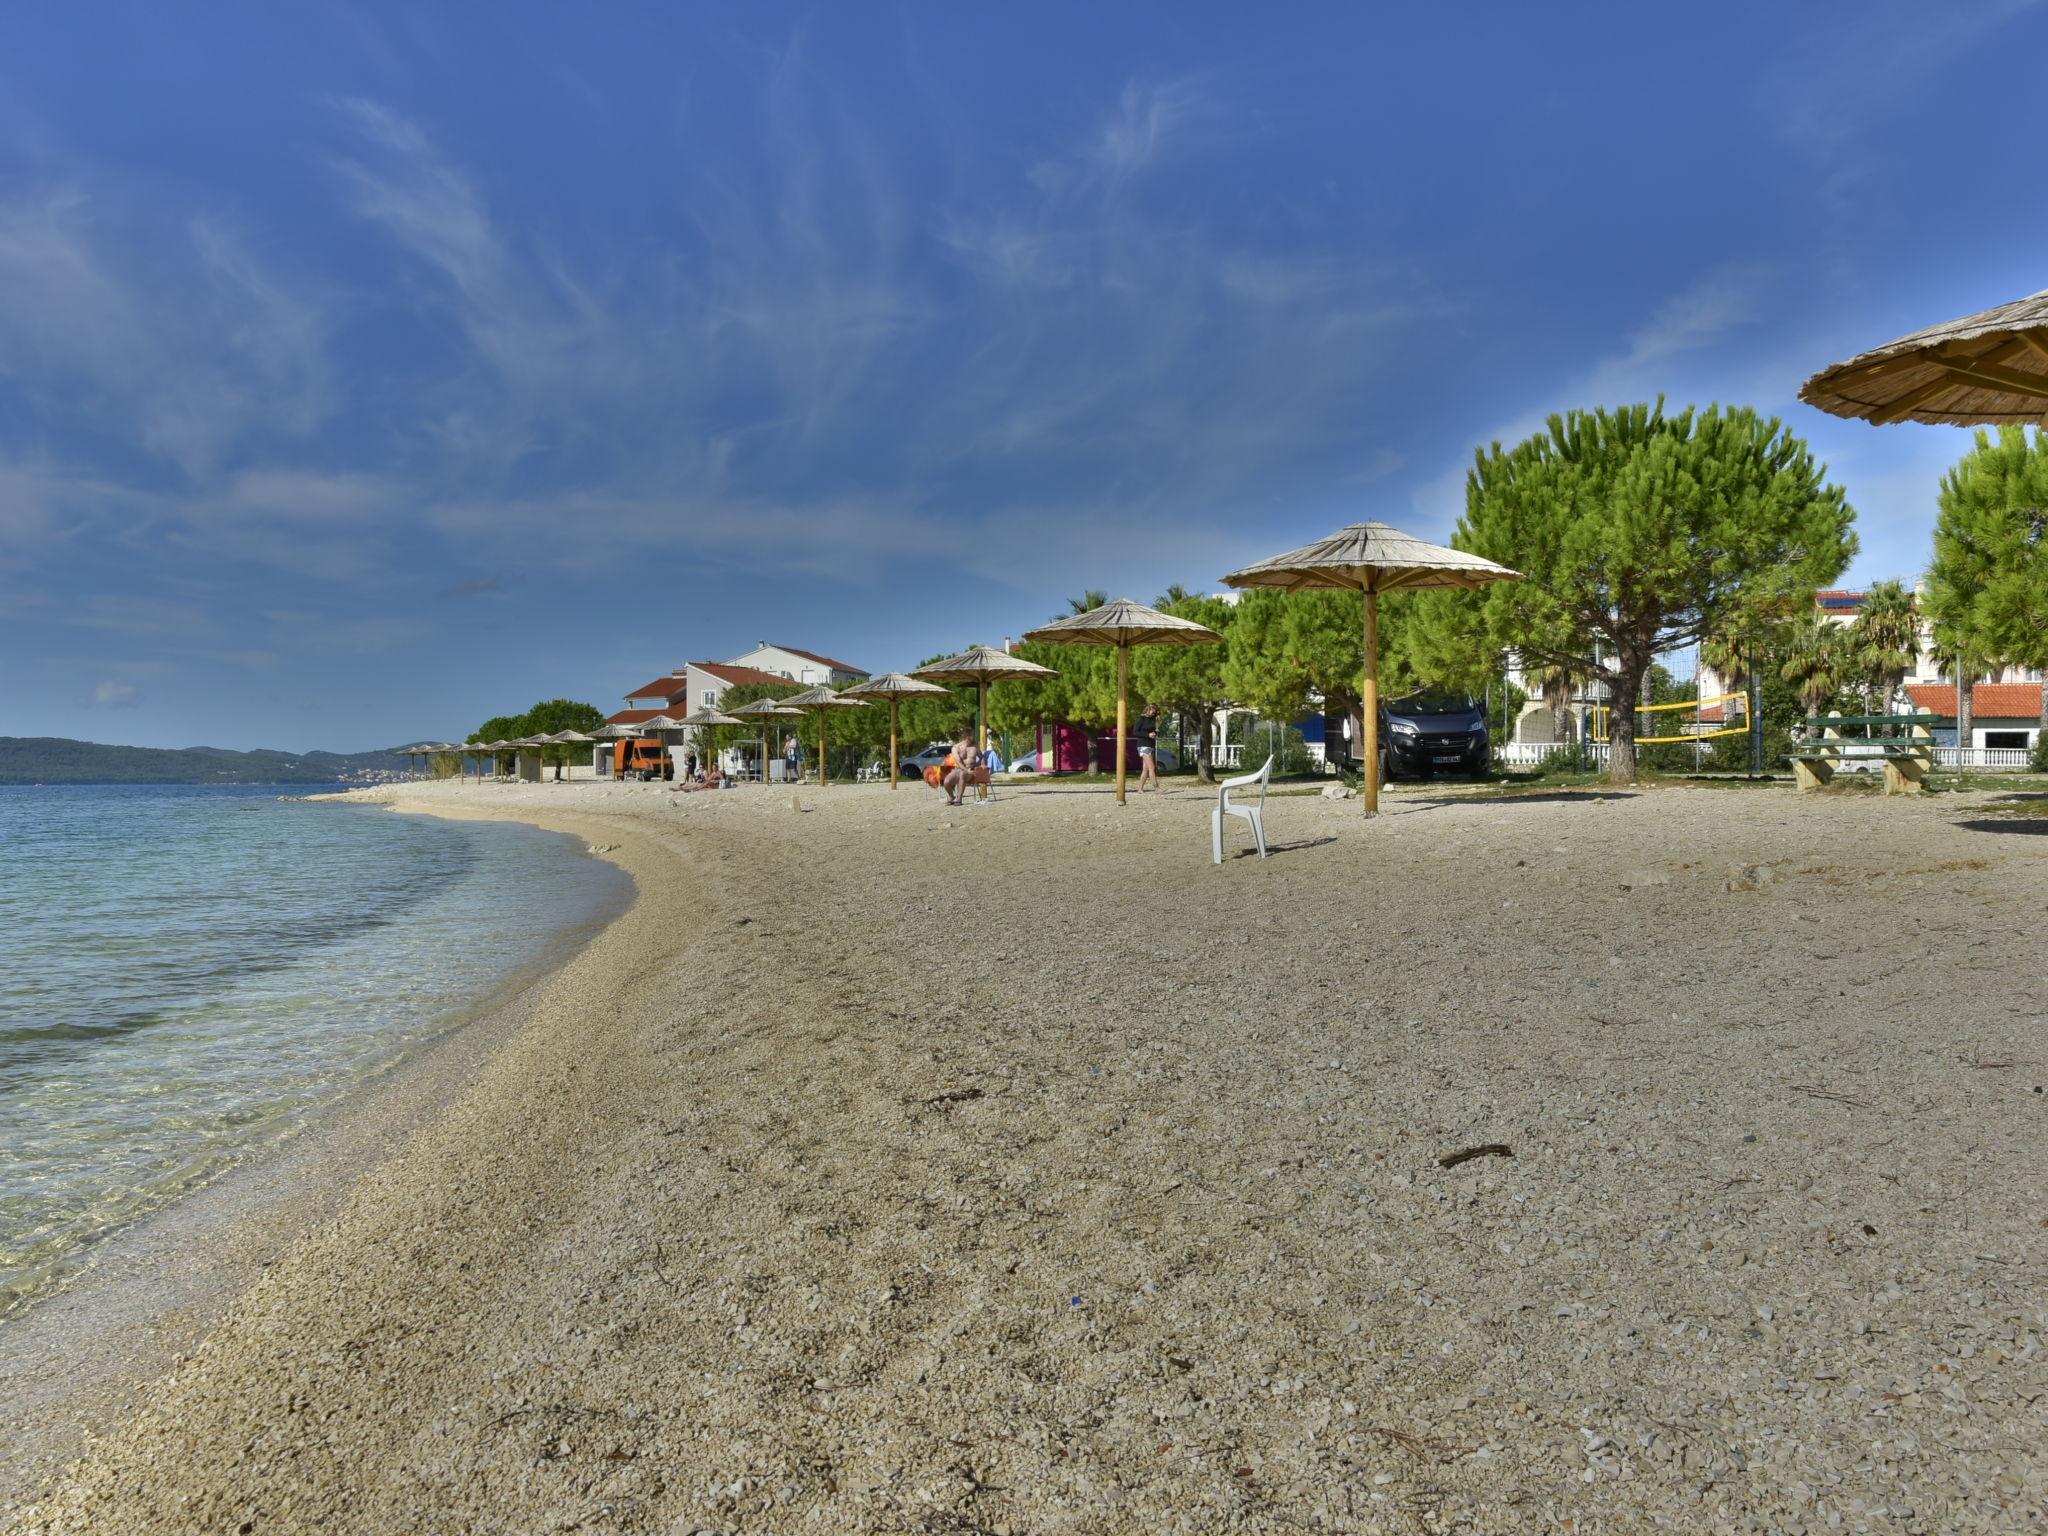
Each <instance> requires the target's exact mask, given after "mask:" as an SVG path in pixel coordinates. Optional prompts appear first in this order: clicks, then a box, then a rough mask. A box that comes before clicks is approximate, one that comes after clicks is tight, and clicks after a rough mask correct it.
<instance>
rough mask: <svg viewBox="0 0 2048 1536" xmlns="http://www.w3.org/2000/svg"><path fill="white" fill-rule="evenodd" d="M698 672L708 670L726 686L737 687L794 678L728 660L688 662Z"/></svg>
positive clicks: (788, 680) (784, 681)
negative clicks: (738, 665)
mask: <svg viewBox="0 0 2048 1536" xmlns="http://www.w3.org/2000/svg"><path fill="white" fill-rule="evenodd" d="M690 665H691V666H693V667H695V668H696V669H697V670H698V671H700V672H709V673H710V674H711V675H712V676H713V677H715V678H717V679H718V680H719V681H720V682H721V683H723V684H725V686H726V687H728V688H737V687H739V686H740V685H741V684H742V683H788V682H793V681H795V679H793V678H787V677H784V676H783V675H782V674H781V673H780V672H763V671H762V670H761V669H760V668H759V667H736V666H734V665H733V664H732V663H731V662H729V661H693V662H691V663H690Z"/></svg>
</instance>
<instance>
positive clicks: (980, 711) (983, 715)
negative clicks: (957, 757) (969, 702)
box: [975, 678, 988, 757]
mask: <svg viewBox="0 0 2048 1536" xmlns="http://www.w3.org/2000/svg"><path fill="white" fill-rule="evenodd" d="M975 696H976V698H977V699H978V701H979V703H978V705H977V708H976V715H977V723H978V726H979V729H980V732H981V741H980V744H979V745H980V751H981V755H982V756H983V757H986V756H988V679H987V678H983V679H982V680H981V687H980V688H978V689H976V690H975Z"/></svg>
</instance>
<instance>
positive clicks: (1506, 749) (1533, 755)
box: [1495, 741, 1607, 768]
mask: <svg viewBox="0 0 2048 1536" xmlns="http://www.w3.org/2000/svg"><path fill="white" fill-rule="evenodd" d="M1580 750H1581V748H1580V747H1579V745H1578V743H1576V742H1569V741H1568V742H1563V743H1559V742H1554V741H1504V742H1502V743H1501V744H1500V746H1499V747H1498V748H1497V749H1496V750H1495V755H1496V756H1497V757H1499V759H1500V760H1501V761H1502V762H1503V763H1505V764H1507V765H1508V766H1509V767H1510V768H1533V767H1535V766H1536V765H1537V764H1538V763H1540V762H1542V761H1544V759H1546V758H1548V757H1549V756H1550V754H1551V753H1553V752H1563V753H1566V754H1568V755H1569V754H1574V753H1577V752H1579V751H1580ZM1583 750H1584V751H1585V753H1586V754H1587V756H1588V758H1589V759H1590V760H1591V761H1592V762H1593V764H1594V765H1595V766H1596V767H1605V766H1606V764H1607V743H1606V742H1604V741H1590V742H1587V743H1586V745H1585V747H1584V748H1583Z"/></svg>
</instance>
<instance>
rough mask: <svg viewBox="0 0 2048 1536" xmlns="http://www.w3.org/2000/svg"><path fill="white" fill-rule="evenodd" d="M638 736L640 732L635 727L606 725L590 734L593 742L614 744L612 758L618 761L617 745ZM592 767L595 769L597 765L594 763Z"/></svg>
mask: <svg viewBox="0 0 2048 1536" xmlns="http://www.w3.org/2000/svg"><path fill="white" fill-rule="evenodd" d="M638 734H639V730H638V729H637V728H636V727H634V726H630V725H612V724H605V725H600V726H599V727H598V728H597V729H596V730H594V731H592V732H591V733H590V739H591V740H592V741H602V742H609V743H612V744H613V751H612V757H613V758H614V760H616V759H617V757H618V751H617V745H616V744H617V743H619V742H621V741H628V740H631V739H632V738H633V737H634V736H637V735H638ZM592 766H593V768H594V767H595V766H596V765H595V764H594V763H593V764H592Z"/></svg>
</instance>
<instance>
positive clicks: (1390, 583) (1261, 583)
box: [1223, 523, 1522, 816]
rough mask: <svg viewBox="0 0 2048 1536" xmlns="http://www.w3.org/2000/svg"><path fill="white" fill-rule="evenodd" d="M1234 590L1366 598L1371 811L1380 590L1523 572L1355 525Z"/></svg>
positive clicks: (1234, 577) (1251, 573) (1239, 580)
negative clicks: (1323, 591)
mask: <svg viewBox="0 0 2048 1536" xmlns="http://www.w3.org/2000/svg"><path fill="white" fill-rule="evenodd" d="M1223 579H1224V581H1225V582H1226V583H1228V584H1229V585H1230V586H1233V587H1277V588H1279V589H1280V590H1281V591H1283V592H1306V591H1308V590H1310V589H1312V588H1316V587H1335V588H1338V589H1341V590H1343V591H1347V592H1359V593H1363V594H1364V597H1365V687H1364V689H1363V694H1364V699H1363V704H1364V716H1365V722H1364V723H1365V743H1364V745H1365V813H1366V815H1368V816H1370V815H1373V814H1375V813H1376V812H1377V811H1378V810H1379V808H1380V594H1381V593H1382V592H1416V591H1420V590H1422V589H1423V588H1425V587H1480V586H1484V585H1486V583H1488V582H1490V581H1520V580H1521V579H1522V573H1521V572H1520V571H1511V570H1509V569H1508V568H1507V567H1506V566H1504V565H1496V564H1494V563H1493V561H1491V560H1486V559H1482V558H1481V557H1480V556H1478V555H1472V554H1467V553H1466V552H1465V551H1464V550H1462V549H1450V548H1448V547H1446V546H1444V545H1442V544H1429V543H1425V542H1424V541H1423V540H1421V539H1418V538H1415V537H1413V536H1412V535H1409V534H1405V533H1403V532H1401V531H1400V529H1398V528H1389V527H1388V526H1387V525H1386V524H1385V523H1353V524H1352V525H1351V526H1350V527H1349V528H1340V529H1338V530H1337V532H1335V533H1333V534H1331V535H1330V536H1329V537H1328V538H1327V539H1324V540H1322V541H1320V542H1319V543H1315V544H1309V545H1306V546H1304V547H1303V548H1301V549H1293V550H1289V551H1288V552H1287V553H1286V554H1284V555H1275V556H1273V558H1272V559H1270V560H1261V561H1260V562H1259V563H1258V564H1257V565H1248V566H1246V567H1245V568H1244V569H1243V570H1241V571H1232V572H1231V573H1230V574H1229V575H1228V576H1226V577H1224V578H1223Z"/></svg>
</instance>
